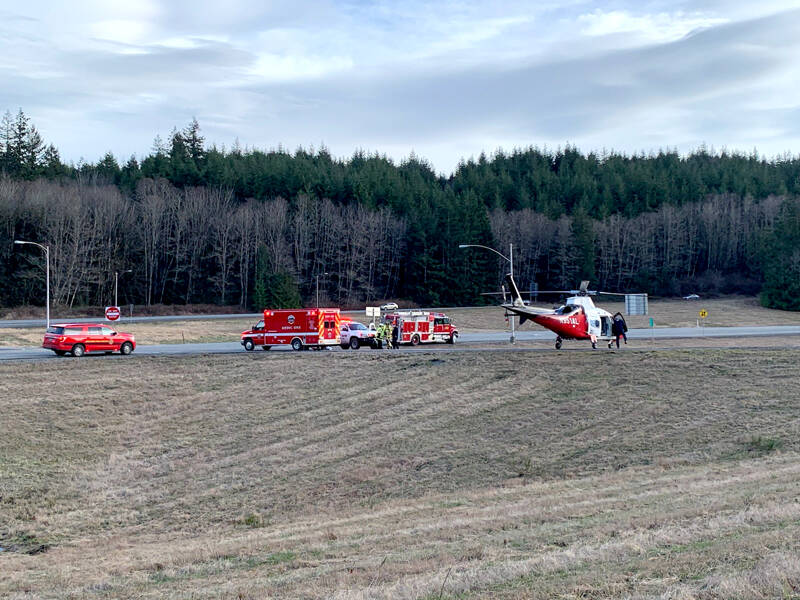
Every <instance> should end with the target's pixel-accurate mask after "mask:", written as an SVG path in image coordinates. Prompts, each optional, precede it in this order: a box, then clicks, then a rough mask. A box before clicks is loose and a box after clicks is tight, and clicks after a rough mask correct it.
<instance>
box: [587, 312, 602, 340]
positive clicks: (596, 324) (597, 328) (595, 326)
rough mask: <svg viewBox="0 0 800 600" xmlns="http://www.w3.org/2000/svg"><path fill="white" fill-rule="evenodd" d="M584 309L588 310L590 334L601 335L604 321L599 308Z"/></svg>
mask: <svg viewBox="0 0 800 600" xmlns="http://www.w3.org/2000/svg"><path fill="white" fill-rule="evenodd" d="M584 310H585V311H586V320H587V321H588V323H589V331H588V332H587V333H588V334H589V335H594V336H596V337H601V327H602V322H601V321H600V315H598V314H597V310H594V309H584Z"/></svg>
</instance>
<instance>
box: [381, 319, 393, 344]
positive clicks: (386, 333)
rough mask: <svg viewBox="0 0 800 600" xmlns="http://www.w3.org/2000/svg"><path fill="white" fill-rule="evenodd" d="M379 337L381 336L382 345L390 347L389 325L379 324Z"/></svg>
mask: <svg viewBox="0 0 800 600" xmlns="http://www.w3.org/2000/svg"><path fill="white" fill-rule="evenodd" d="M381 332H382V333H381V335H383V343H384V344H386V347H387V348H391V347H392V343H391V341H390V340H389V324H388V323H381Z"/></svg>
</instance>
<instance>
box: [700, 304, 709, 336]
mask: <svg viewBox="0 0 800 600" xmlns="http://www.w3.org/2000/svg"><path fill="white" fill-rule="evenodd" d="M699 314H700V318H701V319H702V320H703V321H702V323H703V334H704V335H705V333H706V317H707V316H708V311H707V310H706V309H705V308H704V309H702V310H701V311H700V313H699Z"/></svg>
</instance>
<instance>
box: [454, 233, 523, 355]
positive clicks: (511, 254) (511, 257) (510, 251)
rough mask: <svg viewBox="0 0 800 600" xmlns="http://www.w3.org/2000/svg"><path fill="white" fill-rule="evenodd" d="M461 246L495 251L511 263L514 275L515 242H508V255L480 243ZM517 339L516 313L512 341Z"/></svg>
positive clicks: (512, 316) (510, 266) (462, 246)
mask: <svg viewBox="0 0 800 600" xmlns="http://www.w3.org/2000/svg"><path fill="white" fill-rule="evenodd" d="M458 247H459V248H483V249H484V250H489V251H490V252H494V253H495V254H497V256H499V257H500V258H502V259H503V260H507V261H508V263H509V268H510V271H511V277H514V244H513V243H509V244H508V256H505V255H504V254H502V253H500V252H498V251H497V250H495V249H494V248H490V247H489V246H481V245H480V244H459V245H458ZM512 301H513V299H512ZM516 341H517V336H516V331H515V330H514V315H513V314H512V315H511V343H512V344H515V343H516Z"/></svg>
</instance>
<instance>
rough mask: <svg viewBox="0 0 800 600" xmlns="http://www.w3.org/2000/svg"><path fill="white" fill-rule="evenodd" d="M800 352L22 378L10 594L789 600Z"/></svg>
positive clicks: (390, 360)
mask: <svg viewBox="0 0 800 600" xmlns="http://www.w3.org/2000/svg"><path fill="white" fill-rule="evenodd" d="M799 357H800V352H798V351H797V350H790V351H777V350H766V351H760V352H756V351H696V352H691V351H679V350H676V351H662V352H643V351H642V352H636V353H627V354H625V353H617V354H610V353H600V352H598V353H590V352H581V353H552V354H550V353H546V354H538V353H537V354H528V353H504V352H483V353H464V354H446V355H444V354H433V353H430V354H428V353H426V354H415V355H402V354H391V353H367V352H364V353H297V354H295V353H281V354H277V353H276V354H268V353H257V354H248V355H234V356H206V357H187V358H148V357H136V356H135V355H134V356H133V357H130V358H129V359H125V360H122V359H120V360H107V359H102V358H101V359H92V360H85V361H53V362H48V363H37V364H29V363H26V364H3V365H2V366H0V386H2V389H5V390H9V393H7V394H6V395H4V396H3V397H2V398H1V399H0V414H2V415H3V419H2V421H0V547H4V548H5V550H4V551H3V552H0V595H11V596H12V597H13V596H18V597H26V596H36V597H38V596H47V595H54V596H58V595H68V594H72V595H74V596H75V597H83V596H87V595H93V596H97V597H186V596H189V595H193V596H194V597H219V596H231V597H236V596H237V595H241V596H242V597H253V598H257V597H264V596H284V597H297V596H312V597H327V596H330V595H334V594H338V595H341V596H343V597H425V596H431V597H437V596H438V593H439V591H442V590H443V594H444V597H447V595H448V594H450V595H451V596H452V595H454V594H467V595H477V596H480V595H485V596H486V597H503V596H505V597H509V598H513V597H536V595H537V594H538V595H539V596H538V597H552V596H557V595H562V596H565V597H580V596H581V594H583V595H584V596H585V595H586V594H589V593H591V594H595V596H600V597H604V596H608V597H613V596H619V595H625V594H631V595H636V594H641V595H645V596H646V595H649V594H656V595H658V594H662V593H667V592H669V593H670V594H677V593H678V592H680V593H681V594H684V593H685V594H688V596H687V597H691V596H692V595H693V594H697V595H700V596H702V594H701V593H700V591H701V590H705V591H703V594H705V596H707V597H758V596H757V594H762V595H767V596H768V595H770V594H772V593H773V592H774V589H777V588H774V587H770V586H773V585H778V584H774V583H773V582H774V577H773V575H774V576H777V574H780V576H781V577H783V583H782V584H781V585H785V586H789V587H788V588H787V589H789V590H791V586H792V585H794V583H795V582H796V581H797V576H798V575H800V568H798V547H797V542H796V541H795V540H797V539H799V538H800V536H798V533H800V532H798V524H800V504H798V503H797V501H796V499H797V498H798V497H800V493H798V492H800V463H799V462H798V460H797V458H798V452H800V447H798V446H799V442H798V435H797V433H798V431H797V428H798V414H799V412H798V408H800V407H799V406H798V404H800V381H799V380H798V378H797V367H796V365H797V360H798V358H799ZM748 586H749V587H748ZM709 590H710V591H709ZM715 590H716V591H715ZM731 590H733V591H731ZM748 590H749V591H748ZM729 592H730V593H729ZM748 594H751V595H748Z"/></svg>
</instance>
